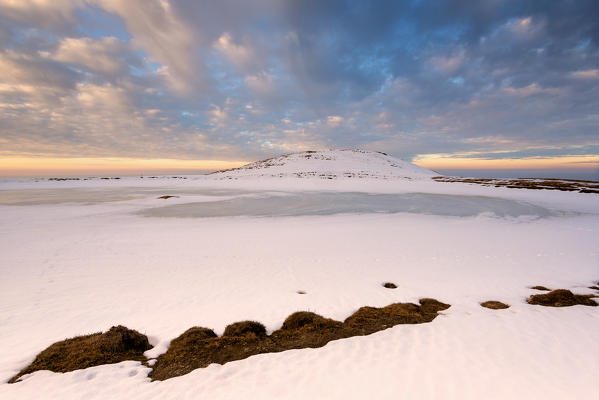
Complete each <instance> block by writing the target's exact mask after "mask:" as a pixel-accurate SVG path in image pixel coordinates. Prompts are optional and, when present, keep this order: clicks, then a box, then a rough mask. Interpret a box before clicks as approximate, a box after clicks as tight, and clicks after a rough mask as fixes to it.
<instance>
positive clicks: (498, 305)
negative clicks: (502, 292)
mask: <svg viewBox="0 0 599 400" xmlns="http://www.w3.org/2000/svg"><path fill="white" fill-rule="evenodd" d="M480 305H481V306H483V307H485V308H490V309H491V310H503V309H505V308H510V306H509V304H505V303H502V302H500V301H496V300H488V301H485V302H483V303H480Z"/></svg>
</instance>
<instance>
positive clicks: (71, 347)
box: [8, 325, 152, 383]
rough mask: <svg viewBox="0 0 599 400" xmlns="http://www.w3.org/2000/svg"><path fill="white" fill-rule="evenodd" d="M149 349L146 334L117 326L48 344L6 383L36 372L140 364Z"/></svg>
mask: <svg viewBox="0 0 599 400" xmlns="http://www.w3.org/2000/svg"><path fill="white" fill-rule="evenodd" d="M151 348H152V346H150V343H149V342H148V338H147V336H146V335H142V334H141V333H139V332H137V331H134V330H132V329H127V328H125V327H124V326H121V325H119V326H113V327H112V328H110V330H108V331H107V332H105V333H100V332H98V333H94V334H91V335H85V336H77V337H74V338H71V339H66V340H63V341H60V342H56V343H54V344H52V345H51V346H50V347H48V348H47V349H45V350H44V351H42V352H41V353H39V354H38V355H37V357H35V360H33V362H32V363H31V364H30V365H29V366H28V367H27V368H25V369H24V370H22V371H21V372H19V373H18V374H17V375H15V376H14V377H12V378H11V379H10V380H9V381H8V382H9V383H14V382H16V381H17V380H18V379H19V378H20V377H21V376H23V375H25V374H30V373H32V372H35V371H40V370H50V371H53V372H68V371H74V370H76V369H83V368H88V367H93V366H96V365H102V364H114V363H118V362H121V361H125V360H137V361H143V360H145V357H144V355H143V353H144V351H146V350H149V349H151Z"/></svg>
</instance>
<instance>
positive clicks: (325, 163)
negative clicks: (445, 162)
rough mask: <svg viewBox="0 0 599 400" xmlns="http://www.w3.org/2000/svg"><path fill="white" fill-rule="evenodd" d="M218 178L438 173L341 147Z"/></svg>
mask: <svg viewBox="0 0 599 400" xmlns="http://www.w3.org/2000/svg"><path fill="white" fill-rule="evenodd" d="M212 175H213V176H214V177H215V178H217V179H218V178H220V179H237V178H249V177H272V178H283V177H298V178H310V177H314V178H320V179H336V178H374V179H397V178H405V179H422V178H430V177H432V176H437V175H439V174H438V173H436V172H434V171H431V170H429V169H426V168H422V167H419V166H417V165H414V164H412V163H409V162H407V161H403V160H400V159H398V158H395V157H391V156H389V155H387V154H385V153H381V152H374V151H366V150H357V149H343V150H321V151H303V152H299V153H291V154H285V155H282V156H279V157H274V158H268V159H266V160H261V161H256V162H253V163H250V164H247V165H244V166H241V167H239V168H232V169H227V170H222V171H217V172H214V173H213V174H212Z"/></svg>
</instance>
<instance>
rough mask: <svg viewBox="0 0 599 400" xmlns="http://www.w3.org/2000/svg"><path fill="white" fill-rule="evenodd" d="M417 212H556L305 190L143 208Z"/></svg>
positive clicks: (209, 212)
mask: <svg viewBox="0 0 599 400" xmlns="http://www.w3.org/2000/svg"><path fill="white" fill-rule="evenodd" d="M400 212H407V213H415V214H431V215H442V216H458V217H467V216H476V215H479V214H482V213H492V214H494V215H496V216H499V217H520V216H538V217H547V216H550V215H552V212H551V211H549V210H547V209H545V208H543V207H540V206H536V205H533V204H529V203H525V202H519V201H516V200H509V199H501V198H495V197H484V196H458V195H444V194H430V193H402V194H367V193H357V192H353V193H352V192H349V193H327V192H302V193H280V194H279V195H272V194H265V195H261V196H260V195H258V196H257V197H235V198H233V199H225V200H219V201H209V202H193V203H185V204H175V205H169V206H165V207H156V208H150V209H146V210H143V211H141V212H140V213H141V214H142V215H145V216H151V217H227V216H301V215H333V214H356V213H359V214H364V213H400Z"/></svg>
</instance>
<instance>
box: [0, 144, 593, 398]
mask: <svg viewBox="0 0 599 400" xmlns="http://www.w3.org/2000/svg"><path fill="white" fill-rule="evenodd" d="M308 154H313V157H310V158H305V157H302V156H293V157H291V159H290V158H289V157H288V158H287V159H286V160H285V161H283V162H278V164H282V165H272V164H271V165H270V166H267V167H266V168H263V167H264V166H261V167H258V168H251V169H246V170H239V171H232V172H227V173H221V174H214V175H210V176H188V177H187V179H174V178H167V177H160V178H156V179H148V178H144V179H140V178H123V179H120V180H100V179H93V180H87V181H59V182H56V181H47V180H44V181H39V182H35V181H5V182H2V183H0V237H1V241H0V274H1V275H0V276H1V278H0V354H1V355H2V357H0V380H2V381H3V382H6V381H7V380H8V379H9V378H10V377H12V376H13V375H15V374H16V373H17V372H18V371H19V370H20V369H22V368H23V367H25V366H26V365H28V364H29V363H30V362H31V360H32V359H33V358H34V357H35V355H36V354H37V353H39V352H40V351H41V350H43V349H44V348H45V347H47V346H48V345H50V344H51V343H54V342H56V341H59V340H62V339H65V338H67V337H72V336H75V335H81V334H87V333H91V332H97V331H105V330H107V329H108V328H110V327H111V326H113V325H117V324H122V325H125V326H127V327H129V328H132V329H136V330H138V331H140V332H142V333H145V334H146V335H148V337H149V338H150V341H151V343H152V344H153V345H155V348H154V349H152V350H150V351H149V352H147V355H148V356H149V357H156V356H157V355H159V354H160V353H162V352H164V351H166V349H167V347H168V344H169V341H170V340H171V339H173V338H175V337H177V336H178V335H179V334H181V333H182V332H184V331H185V330H186V329H187V328H189V327H191V326H205V327H209V328H213V329H214V330H215V331H216V332H217V333H219V334H220V333H222V331H223V330H224V328H225V326H226V325H228V324H230V323H232V322H235V321H239V320H245V319H254V320H257V321H260V322H262V323H263V324H264V325H265V326H266V327H267V329H268V330H269V331H272V330H275V329H278V328H279V327H280V326H281V324H282V322H283V320H284V319H285V317H286V316H287V315H289V314H291V313H292V312H294V311H298V310H309V311H314V312H316V313H319V314H321V315H323V316H326V317H330V318H334V319H337V320H343V319H344V318H345V317H347V316H349V315H350V314H352V313H353V312H354V311H355V310H356V309H358V308H359V307H361V306H364V305H371V306H384V305H387V304H390V303H394V302H406V301H411V302H416V301H417V300H418V299H419V298H422V297H433V298H436V299H438V300H440V301H443V302H446V303H449V304H451V305H452V306H451V308H449V309H448V310H446V311H443V312H442V315H441V316H439V317H438V318H436V319H435V320H434V321H433V322H431V323H428V324H421V325H398V326H396V327H394V328H391V329H387V330H385V331H381V332H378V333H376V334H373V335H370V336H364V337H353V338H349V339H344V340H339V341H334V342H331V343H329V344H328V345H326V346H325V347H323V348H319V349H302V350H292V351H286V352H283V353H277V354H262V355H259V356H254V357H250V358H248V359H245V360H241V361H236V362H231V363H228V364H225V365H211V366H210V367H208V368H205V369H198V370H195V371H193V372H192V373H190V374H188V375H185V376H182V377H178V378H173V379H169V380H166V381H163V382H149V379H148V378H147V374H148V372H149V369H147V368H146V367H144V366H142V365H140V363H138V362H133V361H130V362H123V363H119V364H114V365H104V366H99V367H93V368H88V369H86V370H79V371H74V372H70V373H65V374H57V373H52V372H48V371H39V372H36V373H34V374H31V375H28V376H25V377H24V378H23V381H22V382H19V383H17V384H6V383H2V384H0V398H2V399H29V398H31V399H40V398H44V399H54V398H55V399H71V398H72V399H79V398H85V399H93V398H97V399H106V398H123V399H138V398H139V399H181V398H204V397H205V398H211V399H241V398H254V399H274V398H276V399H291V398H293V399H305V398H317V399H335V398H339V399H348V398H356V399H357V398H364V397H366V396H368V397H372V398H377V399H379V398H380V399H384V398H406V399H453V398H456V399H457V398H459V399H481V398H485V399H506V398H510V399H520V398H522V399H558V398H559V399H564V398H568V399H570V398H572V399H574V398H595V397H597V396H599V386H597V382H598V381H599V335H598V334H597V333H598V332H599V307H584V306H574V307H567V308H545V307H540V306H532V305H529V304H526V302H525V298H526V297H527V296H529V295H530V294H533V293H538V292H535V291H534V290H531V289H529V286H533V285H544V286H547V287H550V288H565V289H571V290H572V291H574V292H576V293H592V292H593V291H592V290H591V289H587V286H590V285H592V284H593V282H597V281H598V280H599V240H598V238H599V195H595V194H581V193H570V192H556V191H544V190H539V191H534V190H517V189H508V188H489V187H481V186H476V185H468V184H460V183H442V182H435V181H433V180H431V179H430V178H429V177H430V176H432V175H434V174H431V173H430V172H427V171H426V170H421V169H418V167H414V168H412V167H413V166H411V165H410V164H407V163H404V164H402V163H401V162H399V161H398V160H397V161H396V160H394V159H392V158H391V157H386V156H384V155H382V154H378V153H357V152H328V153H326V152H319V153H308ZM304 156H305V154H304ZM327 157H328V158H331V157H332V158H333V160H326V159H325V158H327ZM316 160H318V162H319V164H315V162H316ZM393 165H396V166H393ZM309 172H316V173H315V174H311V173H310V174H309ZM360 173H361V174H362V175H360ZM329 178H331V179H329ZM407 178H409V179H407ZM162 195H175V196H179V197H176V198H170V199H166V200H165V199H158V198H157V197H159V196H162ZM215 216H216V217H215ZM385 281H391V282H395V283H396V284H397V285H398V288H397V289H395V290H389V289H385V288H383V287H382V286H381V283H382V282H385ZM298 290H303V291H305V292H306V294H303V295H300V294H297V293H296V292H297V291H298ZM485 300H500V301H503V302H505V303H508V304H510V305H511V307H510V308H509V309H507V310H497V311H495V310H489V309H485V308H482V307H480V305H479V303H480V302H482V301H485Z"/></svg>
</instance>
